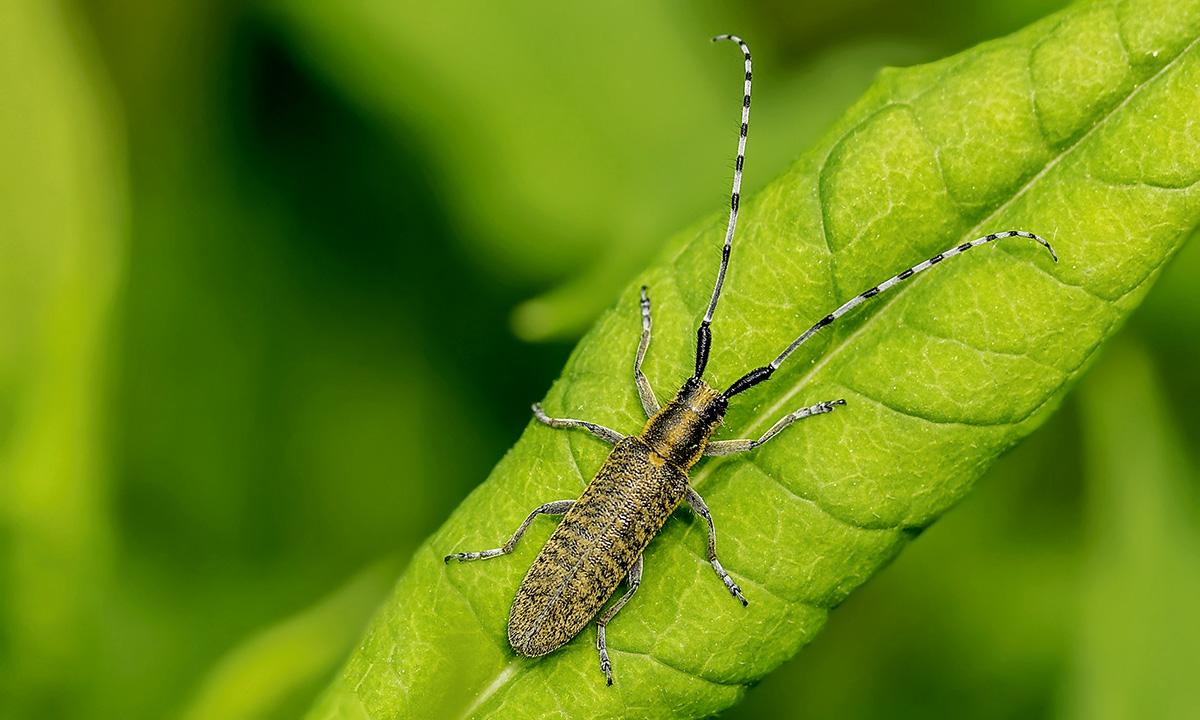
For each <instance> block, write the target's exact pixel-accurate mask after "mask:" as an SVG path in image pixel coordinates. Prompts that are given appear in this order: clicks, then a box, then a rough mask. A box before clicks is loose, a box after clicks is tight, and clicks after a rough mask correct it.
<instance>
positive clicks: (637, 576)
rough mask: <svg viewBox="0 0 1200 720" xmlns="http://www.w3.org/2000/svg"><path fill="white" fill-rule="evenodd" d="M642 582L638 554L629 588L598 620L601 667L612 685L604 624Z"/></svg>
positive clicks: (631, 570) (597, 639)
mask: <svg viewBox="0 0 1200 720" xmlns="http://www.w3.org/2000/svg"><path fill="white" fill-rule="evenodd" d="M641 584H642V556H641V555H638V557H637V560H634V561H633V567H631V568H629V590H628V591H626V593H625V594H624V595H622V596H621V599H620V600H618V601H617V604H616V605H613V606H612V607H610V608H609V609H608V612H606V613H604V614H603V615H601V616H600V619H599V620H597V621H596V649H597V650H599V651H600V669H601V670H603V671H604V679H605V680H607V681H608V684H609V685H612V663H610V662H609V661H608V646H607V645H605V643H604V626H605V625H608V624H609V623H610V622H612V619H613V616H615V615H616V614H617V611H618V610H620V609H621V608H623V607H625V603H627V602H629V598H631V597H633V594H634V593H635V592H637V589H638V585H641Z"/></svg>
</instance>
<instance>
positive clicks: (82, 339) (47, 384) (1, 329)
mask: <svg viewBox="0 0 1200 720" xmlns="http://www.w3.org/2000/svg"><path fill="white" fill-rule="evenodd" d="M78 20H79V18H77V17H76V16H75V15H74V14H72V13H70V12H68V11H65V10H64V9H63V8H61V7H59V6H58V5H57V4H55V3H40V2H24V1H20V0H14V1H13V2H5V3H4V4H3V5H2V6H0V98H3V100H2V101H0V717H5V718H7V717H68V716H75V715H76V714H77V713H80V712H81V711H82V709H83V708H85V707H86V702H85V699H84V696H85V693H86V689H87V686H88V685H89V683H90V682H91V679H92V677H93V672H92V671H93V669H94V663H95V653H96V650H97V645H98V643H99V642H100V636H102V635H103V633H104V622H105V617H104V611H103V603H102V598H103V596H102V594H101V588H103V587H104V586H105V583H106V580H107V576H108V573H109V569H110V563H111V555H110V553H111V543H112V538H111V534H110V532H111V527H110V519H109V516H108V508H109V505H110V500H109V493H110V483H109V471H108V460H109V459H110V452H109V448H108V447H106V445H105V442H106V441H107V440H109V439H110V437H109V433H108V428H109V424H108V422H107V413H108V412H109V407H108V403H107V400H108V389H109V378H110V365H109V361H110V353H111V351H112V349H113V348H112V334H113V327H114V321H113V297H114V290H115V287H116V283H117V281H118V277H119V273H120V271H121V268H122V266H123V263H124V257H125V245H124V232H125V222H126V217H125V213H126V203H127V201H128V200H127V195H126V192H127V184H126V177H125V167H124V157H123V147H122V143H121V140H120V136H121V135H120V130H119V127H118V125H119V122H118V113H117V112H116V111H115V109H114V107H113V106H112V100H113V98H112V97H111V94H110V93H109V87H108V84H107V81H106V77H105V73H104V71H103V67H102V65H101V64H100V63H99V62H98V58H97V56H96V54H95V52H94V48H93V47H92V46H91V44H90V43H88V42H87V35H86V33H85V32H83V30H82V28H80V26H79V23H78Z"/></svg>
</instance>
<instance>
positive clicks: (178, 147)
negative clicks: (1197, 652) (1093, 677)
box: [0, 0, 1200, 718]
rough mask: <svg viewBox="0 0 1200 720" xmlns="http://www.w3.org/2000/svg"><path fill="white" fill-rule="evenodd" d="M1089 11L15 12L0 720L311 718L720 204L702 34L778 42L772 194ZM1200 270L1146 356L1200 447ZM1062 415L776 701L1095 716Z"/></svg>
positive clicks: (759, 146)
mask: <svg viewBox="0 0 1200 720" xmlns="http://www.w3.org/2000/svg"><path fill="white" fill-rule="evenodd" d="M1064 4H1065V3H1064V2H1062V1H1061V0H1021V1H1019V2H1011V1H1008V2H1002V1H1000V0H988V1H987V2H979V3H960V2H953V1H951V0H905V1H904V2H885V1H883V0H854V1H853V2H844V3H816V2H809V1H805V2H801V3H780V2H770V1H765V0H762V1H759V2H754V3H747V4H743V5H741V6H738V7H737V8H730V7H725V6H723V5H721V4H718V3H703V4H693V5H686V6H685V5H681V4H668V3H659V4H645V3H642V4H637V5H634V4H630V3H623V4H611V5H610V6H605V8H604V9H573V8H569V7H566V6H551V5H550V4H548V3H527V4H520V5H508V6H505V7H504V9H503V11H501V10H497V9H496V8H495V7H493V6H492V5H489V4H486V3H473V4H467V5H463V4H457V5H456V4H447V3H432V4H428V3H427V4H426V6H425V7H416V6H415V4H413V3H404V2H402V3H369V2H365V1H361V0H356V1H355V2H351V3H346V4H344V5H340V4H336V5H329V7H324V6H322V5H321V4H318V3H311V2H303V1H302V0H272V1H271V2H264V3H250V2H238V1H235V0H215V1H207V2H200V1H198V0H178V1H177V2H173V3H153V2H148V1H147V0H107V1H106V2H96V1H95V0H82V1H81V2H80V3H78V4H76V3H71V2H62V3H55V2H44V3H35V2H32V1H30V0H9V2H6V3H3V4H0V63H2V64H0V89H2V90H3V97H4V98H5V101H4V102H3V103H0V131H2V133H0V673H2V675H0V718H8V717H14V718H15V717H22V718H25V717H29V718H33V717H36V718H43V717H71V718H76V717H77V718H110V717H121V718H162V717H180V716H182V715H185V714H186V715H187V717H189V718H195V717H204V716H206V715H207V716H209V717H214V716H231V715H232V713H233V710H231V708H238V712H241V713H242V716H243V717H263V718H267V717H278V718H282V717H295V716H298V715H299V714H301V713H302V712H303V711H304V709H305V708H306V707H307V706H308V704H309V702H310V699H311V697H312V696H313V694H314V693H316V691H317V690H318V689H319V688H320V687H322V686H323V685H324V684H326V682H327V679H328V677H329V676H330V675H331V674H332V673H333V671H334V667H335V666H336V665H337V664H338V663H339V660H338V659H337V656H338V655H339V651H338V650H337V649H336V648H337V647H341V648H342V651H341V652H345V651H348V650H349V648H350V645H351V643H353V642H354V641H355V639H356V637H357V635H358V634H359V633H358V629H359V628H360V627H361V623H363V622H365V620H366V618H367V616H368V615H369V614H370V608H371V607H372V606H373V604H374V602H375V601H374V600H371V598H372V597H374V598H382V597H383V594H384V593H385V592H386V589H387V585H388V584H389V583H388V582H387V581H386V578H388V577H393V576H394V575H395V574H396V571H397V570H398V568H399V566H402V565H404V564H406V563H407V561H408V558H409V557H410V555H411V553H412V551H413V549H414V548H415V547H416V545H417V544H418V543H419V542H420V540H421V539H422V538H424V537H425V536H426V535H427V534H428V533H429V532H430V531H432V530H433V529H434V528H436V527H437V526H438V525H440V524H441V522H442V520H443V519H444V518H445V516H446V515H447V514H448V513H449V511H450V510H451V509H452V508H453V507H454V506H455V505H457V504H458V502H459V500H460V499H461V498H462V497H463V496H464V495H465V494H466V493H467V492H468V490H469V489H470V488H471V487H473V486H474V485H476V484H477V483H478V482H479V481H480V480H481V479H482V478H483V477H484V475H485V473H486V472H487V471H488V469H489V468H490V467H491V466H492V465H493V464H494V463H495V461H496V459H497V458H498V457H500V455H501V454H502V453H503V451H504V449H505V448H506V447H508V446H509V445H510V444H511V443H512V441H513V440H514V438H515V437H516V435H517V433H518V432H519V430H520V428H521V427H522V426H523V425H524V424H525V423H526V421H527V419H528V404H529V402H530V401H531V400H533V399H536V398H538V397H540V396H541V395H542V394H543V393H544V392H545V389H546V387H548V385H549V383H550V381H551V379H552V378H553V377H554V376H556V374H557V373H558V371H559V370H560V368H561V367H562V364H563V361H564V359H565V357H566V354H567V350H568V347H567V345H566V344H562V343H556V344H551V345H544V346H540V347H530V346H527V345H524V344H522V343H520V342H518V341H516V340H515V339H514V338H513V336H512V333H511V331H510V330H509V328H510V323H514V324H515V327H516V328H517V330H518V331H519V332H520V333H521V334H522V335H523V336H525V337H529V338H546V337H552V338H573V337H576V336H577V334H578V333H579V332H581V331H582V329H583V328H584V327H586V326H587V325H588V324H589V323H590V322H591V320H592V319H593V318H594V317H595V316H596V315H597V314H598V312H599V310H600V309H602V308H603V307H605V306H607V305H608V304H610V303H611V302H612V301H613V298H615V296H616V292H617V290H618V288H620V287H621V286H623V285H624V284H625V283H626V282H627V281H628V279H629V278H630V277H631V276H632V275H633V274H634V273H635V272H636V271H637V270H639V269H640V268H641V267H643V266H644V264H645V263H646V261H647V259H648V258H650V257H652V256H653V255H654V254H655V253H656V252H657V250H658V247H659V243H660V242H661V241H662V240H663V239H664V238H666V237H667V236H668V235H669V234H670V233H671V231H673V230H675V229H677V228H678V227H680V226H683V225H685V224H686V223H688V222H690V221H692V220H693V219H695V218H696V217H700V216H702V215H704V214H706V213H708V212H710V211H716V210H717V209H719V208H720V207H721V206H722V205H723V204H724V203H725V201H726V197H725V194H726V192H727V184H728V179H729V178H728V176H729V174H730V170H731V166H732V155H731V148H732V142H733V138H734V137H735V132H736V119H737V118H736V103H737V84H738V83H737V74H738V73H737V70H738V69H737V68H736V67H733V68H730V66H729V64H728V62H727V58H726V57H725V56H724V53H721V52H715V51H714V50H713V48H711V47H709V46H708V45H707V43H706V42H705V39H706V38H707V37H710V36H712V35H714V34H716V33H718V32H725V31H730V30H733V31H737V32H739V33H741V34H743V35H745V36H746V37H749V38H753V39H754V47H755V50H756V68H758V69H759V72H758V73H757V77H758V78H759V81H758V82H757V83H756V106H755V133H754V134H753V136H752V138H751V146H750V156H749V158H748V160H747V169H748V187H749V189H750V190H753V189H754V188H756V187H761V186H762V185H763V184H765V183H766V182H767V181H768V180H769V179H770V177H771V176H772V175H774V174H775V173H777V172H779V171H781V170H782V169H783V168H785V167H787V166H788V164H789V163H790V162H791V160H792V159H793V158H794V156H795V155H796V154H797V153H798V152H799V151H800V150H802V149H803V148H804V147H806V146H807V145H808V144H809V143H810V142H811V141H812V139H813V138H814V137H815V136H816V135H817V134H818V133H819V132H820V131H822V130H823V129H824V127H825V126H827V125H828V124H829V123H830V122H831V121H832V120H833V119H834V118H836V117H837V116H838V115H839V114H840V113H841V112H842V110H843V109H844V108H845V106H846V105H848V104H849V103H850V102H852V101H853V100H854V99H855V98H856V97H857V96H858V95H859V94H860V93H861V92H862V91H863V89H865V87H866V86H867V84H868V83H869V82H870V80H871V78H872V77H873V75H874V74H875V72H876V70H877V69H878V68H879V67H881V66H883V65H886V64H898V65H907V64H912V63H915V62H920V61H925V60H931V59H934V58H937V57H941V56H944V55H947V54H950V53H952V52H955V51H957V50H960V49H962V48H965V47H969V46H971V45H973V44H975V43H977V42H979V41H981V40H984V39H987V38H989V37H996V36H1000V35H1003V34H1006V33H1008V32H1011V31H1013V30H1015V29H1017V28H1019V27H1021V26H1023V25H1025V24H1027V23H1029V22H1031V21H1032V20H1034V19H1036V18H1038V17H1040V16H1042V15H1045V14H1047V13H1049V12H1051V11H1053V10H1055V9H1058V8H1059V7H1061V6H1062V5H1064ZM536 139H541V142H535V140H536ZM1195 249H1196V248H1195V245H1194V244H1193V246H1192V250H1193V251H1194V250H1195ZM1192 258H1200V255H1197V254H1195V253H1194V252H1193V253H1191V254H1187V255H1185V256H1184V257H1181V258H1180V261H1179V262H1178V263H1177V264H1176V266H1175V267H1174V268H1173V269H1172V272H1169V273H1168V274H1167V276H1166V278H1165V279H1164V282H1163V283H1162V287H1161V288H1160V289H1159V290H1158V291H1157V292H1156V293H1155V294H1154V295H1152V296H1151V298H1150V300H1149V302H1148V303H1147V307H1146V308H1145V309H1144V310H1143V311H1142V312H1140V313H1139V316H1138V317H1137V319H1136V320H1135V321H1134V323H1133V325H1134V327H1133V328H1132V330H1133V331H1134V332H1135V333H1137V334H1138V335H1139V337H1141V339H1142V344H1143V346H1144V347H1145V348H1146V349H1147V352H1149V353H1150V354H1151V361H1150V362H1151V365H1152V367H1153V368H1154V369H1155V371H1156V372H1157V373H1159V374H1160V376H1161V378H1162V383H1161V384H1162V387H1165V388H1168V389H1169V390H1168V391H1166V392H1164V393H1163V397H1162V401H1163V402H1164V403H1167V404H1168V405H1169V407H1168V408H1167V412H1166V414H1165V417H1166V418H1168V420H1165V421H1164V422H1168V423H1169V422H1171V421H1174V422H1177V423H1178V427H1177V428H1176V430H1175V431H1174V432H1175V433H1176V434H1177V435H1178V436H1179V437H1182V438H1183V440H1182V441H1181V442H1182V444H1183V446H1184V447H1194V446H1196V443H1197V442H1198V441H1200V413H1198V412H1197V411H1196V410H1195V408H1196V407H1197V406H1200V404H1198V403H1197V398H1200V379H1198V378H1200V376H1197V374H1196V373H1195V372H1194V367H1195V365H1196V360H1197V357H1198V355H1200V313H1197V312H1196V311H1195V309H1196V308H1200V297H1197V294H1196V293H1197V290H1196V287H1197V283H1196V278H1197V277H1200V260H1196V259H1192ZM114 289H115V290H116V291H117V293H116V299H115V303H114V299H113V298H114ZM530 298H535V299H534V300H533V301H532V302H530V303H528V304H524V305H523V304H522V303H523V302H524V301H526V300H529V299H530ZM514 308H521V309H520V310H518V311H517V312H516V314H515V316H512V315H511V314H512V312H513V310H514ZM1106 382H1107V383H1113V384H1117V383H1119V382H1120V378H1119V377H1117V378H1113V377H1111V376H1109V377H1108V380H1107V381H1106ZM1068 409H1069V410H1070V411H1071V412H1069V413H1067V414H1066V415H1065V416H1063V417H1062V418H1060V419H1058V420H1056V421H1055V422H1054V423H1052V424H1051V425H1050V426H1048V427H1047V428H1045V429H1044V431H1043V432H1041V433H1040V434H1039V435H1038V436H1036V437H1035V438H1033V439H1032V441H1031V442H1030V443H1027V444H1026V445H1025V446H1023V447H1022V448H1021V449H1020V450H1018V451H1017V452H1016V453H1014V454H1013V455H1012V456H1011V457H1010V458H1009V460H1008V461H1007V462H1006V463H1004V464H1002V465H1001V466H1000V467H999V468H998V469H997V471H996V472H995V473H993V474H992V475H991V476H990V477H989V479H987V480H985V481H983V483H982V484H981V492H979V493H978V494H976V495H975V496H973V497H972V498H971V499H970V500H969V501H968V502H967V503H966V504H965V505H964V506H963V507H962V508H961V509H960V510H959V511H956V512H955V513H951V514H950V515H949V516H948V517H947V519H946V520H945V521H943V523H940V524H938V525H937V526H935V528H934V529H932V530H930V531H929V532H928V533H927V537H924V538H922V539H921V541H920V542H917V543H915V544H914V545H913V547H912V548H911V549H910V550H909V552H908V553H906V554H905V556H904V557H903V558H902V559H901V560H900V561H899V562H898V563H897V565H896V567H895V568H893V569H892V570H889V571H888V572H886V573H884V575H883V576H882V577H881V578H879V579H878V580H877V581H876V582H874V583H871V584H870V585H869V586H868V587H866V588H864V589H863V591H862V592H860V593H859V594H857V595H855V596H854V597H852V598H851V599H850V600H849V601H848V602H847V603H846V605H845V606H844V607H843V608H842V609H840V610H839V612H837V613H834V614H833V616H832V619H831V622H830V624H829V628H828V629H827V630H826V632H825V634H823V635H822V637H821V638H820V640H819V641H818V642H816V643H815V644H814V645H813V646H812V647H810V648H809V649H808V650H807V651H806V652H805V653H804V654H803V655H801V657H800V658H798V659H797V660H796V661H794V662H792V663H790V664H789V665H788V666H787V667H785V668H784V669H783V670H781V671H780V672H779V673H777V674H775V675H773V676H771V677H770V678H768V680H767V681H766V682H765V683H764V684H763V686H762V687H760V688H759V689H757V690H755V691H754V692H751V693H750V695H749V701H748V704H747V705H745V706H744V709H745V712H747V713H750V712H751V711H754V713H755V714H756V715H757V716H759V717H772V716H775V717H793V716H806V717H851V716H853V715H852V711H853V710H854V709H855V708H857V709H858V710H860V711H861V712H859V714H860V715H862V716H868V715H869V716H872V717H902V716H909V715H921V716H932V715H934V714H935V712H936V711H938V709H939V708H943V709H944V714H945V716H950V715H953V714H955V712H957V716H962V715H971V716H978V717H985V716H986V714H987V712H989V711H994V712H995V716H1006V717H1011V716H1014V715H1019V716H1021V717H1029V716H1050V715H1054V714H1058V713H1060V712H1061V713H1066V712H1067V711H1068V710H1070V709H1071V708H1085V707H1087V706H1086V704H1083V703H1081V702H1080V701H1079V700H1078V699H1077V696H1075V695H1071V694H1070V693H1067V692H1066V691H1062V693H1063V694H1062V695H1061V699H1059V698H1060V694H1059V693H1060V691H1059V690H1058V688H1060V687H1065V686H1064V685H1062V682H1063V681H1065V679H1067V678H1069V677H1073V676H1074V674H1075V673H1076V670H1074V669H1073V668H1075V664H1074V663H1075V660H1074V659H1073V658H1074V652H1075V649H1074V638H1075V637H1076V632H1077V630H1076V624H1075V623H1074V622H1073V621H1072V622H1070V623H1068V622H1064V620H1065V619H1073V618H1074V617H1075V615H1076V614H1077V612H1076V609H1077V608H1078V604H1077V602H1076V599H1077V598H1078V597H1081V594H1082V593H1083V590H1082V589H1081V586H1082V584H1083V582H1084V572H1083V570H1082V569H1081V568H1082V565H1081V558H1082V557H1083V553H1085V552H1091V551H1090V550H1087V549H1086V548H1088V547H1091V546H1090V545H1086V546H1085V545H1084V544H1083V538H1084V536H1085V531H1084V529H1083V528H1084V521H1083V518H1084V516H1085V508H1084V505H1083V502H1084V497H1085V492H1084V490H1083V488H1084V486H1085V481H1084V479H1083V478H1084V471H1083V470H1082V462H1083V461H1082V457H1083V450H1082V449H1081V445H1080V443H1081V433H1082V431H1081V430H1080V427H1081V424H1082V423H1083V420H1082V419H1081V418H1080V413H1082V412H1083V411H1082V410H1080V409H1079V406H1078V405H1075V404H1071V405H1070V406H1069V408H1068ZM1089 412H1090V411H1089ZM1088 477H1089V478H1090V477H1091V476H1090V475H1089V476H1088ZM1180 477H1184V476H1180ZM1089 482H1090V481H1089ZM1187 482H1188V483H1190V484H1189V485H1188V487H1191V488H1192V489H1193V490H1194V489H1195V484H1194V482H1195V481H1194V478H1193V479H1191V480H1187ZM956 528H957V529H958V532H961V533H963V534H961V535H959V534H955V532H954V531H955V529H956ZM970 538H974V540H973V541H971V542H968V540H969V539H970ZM380 563H382V565H380ZM388 563H391V565H389V564H388ZM380 567H384V568H388V569H385V570H379V569H378V568H380ZM364 568H366V569H365V570H364ZM1089 582H1093V581H1089ZM1171 591H1172V587H1170V586H1168V587H1166V588H1165V589H1164V592H1171ZM935 608H936V611H935ZM356 613H358V615H357V617H355V614H356ZM310 632H311V633H318V634H319V636H320V637H321V638H324V639H325V642H324V643H321V641H319V640H317V639H316V638H315V637H314V636H312V635H308V634H307V633H310ZM1079 632H1083V631H1082V630H1080V631H1079ZM297 638H299V639H300V640H299V642H302V643H305V644H307V643H311V644H312V645H313V654H312V655H311V656H309V657H307V658H306V657H303V656H302V655H301V654H299V653H298V652H297V651H293V650H289V649H288V648H289V647H292V646H291V645H289V643H292V642H296V639H297ZM304 638H313V639H311V640H305V639H304ZM318 645H319V646H320V647H316V646H318ZM1097 647H1100V648H1103V647H1104V645H1103V644H1102V643H1099V644H1097ZM889 648H891V650H889ZM318 658H325V660H324V662H327V663H328V666H327V667H326V668H325V670H324V671H321V670H318V669H316V667H315V665H314V664H313V663H315V664H316V665H319V664H320V661H319V660H318ZM1186 660H1188V658H1186V657H1185V658H1183V659H1181V661H1180V662H1181V664H1180V668H1184V667H1185V665H1184V663H1185V661H1186ZM1193 662H1194V658H1193ZM243 672H244V673H247V674H249V675H250V676H252V677H254V678H257V679H258V681H259V682H254V683H245V684H243V685H239V684H238V683H237V682H236V680H237V676H239V675H240V674H241V673H243ZM322 673H324V674H322ZM231 678H232V679H231ZM270 678H276V679H277V680H278V681H279V683H280V684H272V681H271V680H270ZM850 680H854V682H850ZM1080 687H1081V688H1082V687H1083V686H1082V685H1081V686H1080ZM934 689H936V690H937V692H934V691H933V690H934ZM255 690H260V691H261V696H260V697H257V698H255V697H247V694H246V693H250V694H251V695H252V694H253V692H254V691H255ZM1072 692H1082V689H1080V690H1078V691H1072ZM1068 698H1076V699H1068ZM1014 708H1016V709H1014ZM951 710H953V711H955V712H952V711H951ZM741 711H742V710H737V711H735V712H741Z"/></svg>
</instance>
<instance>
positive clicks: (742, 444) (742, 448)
mask: <svg viewBox="0 0 1200 720" xmlns="http://www.w3.org/2000/svg"><path fill="white" fill-rule="evenodd" d="M845 404H846V401H845V400H834V401H832V402H822V403H817V404H816V405H813V406H812V407H806V408H800V409H799V410H797V411H796V412H794V413H790V414H788V415H784V416H783V419H782V420H780V421H779V422H777V423H775V424H774V425H772V426H771V429H770V430H768V431H766V432H765V433H763V436H762V437H760V438H759V439H757V440H717V441H716V442H710V443H709V444H708V447H706V448H704V454H705V455H732V454H734V453H740V452H746V451H747V450H753V449H754V448H756V447H758V446H759V445H762V444H763V443H765V442H766V441H768V440H770V439H771V438H773V437H775V436H776V435H778V434H779V433H780V431H782V430H783V429H784V428H785V427H787V426H788V425H791V424H792V423H794V422H796V421H797V420H799V419H801V418H806V417H808V416H809V415H821V414H823V413H827V412H833V408H834V406H836V405H845Z"/></svg>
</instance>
